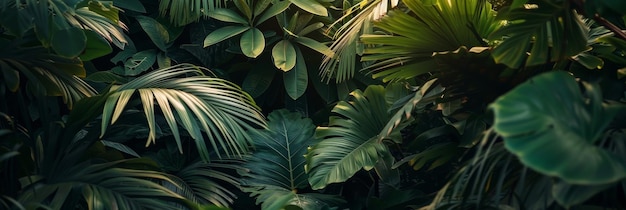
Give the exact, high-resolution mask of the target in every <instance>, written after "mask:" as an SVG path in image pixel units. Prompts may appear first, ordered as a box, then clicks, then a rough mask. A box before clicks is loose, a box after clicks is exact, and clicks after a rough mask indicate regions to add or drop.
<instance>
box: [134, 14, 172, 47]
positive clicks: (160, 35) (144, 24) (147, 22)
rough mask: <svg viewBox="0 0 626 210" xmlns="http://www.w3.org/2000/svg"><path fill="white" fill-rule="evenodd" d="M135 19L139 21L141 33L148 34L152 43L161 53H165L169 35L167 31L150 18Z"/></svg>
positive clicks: (139, 17) (137, 17)
mask: <svg viewBox="0 0 626 210" xmlns="http://www.w3.org/2000/svg"><path fill="white" fill-rule="evenodd" d="M135 18H136V19H137V21H139V25H141V28H142V29H143V31H145V32H146V34H148V37H150V39H151V40H152V43H154V44H155V45H156V46H157V47H158V48H159V49H161V51H164V52H165V51H167V47H168V46H167V43H168V42H170V34H169V32H168V31H167V28H165V26H163V25H162V24H161V23H159V22H158V21H156V20H155V19H152V18H150V17H146V16H141V15H139V16H136V17H135Z"/></svg>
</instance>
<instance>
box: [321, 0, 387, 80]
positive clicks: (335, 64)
mask: <svg viewBox="0 0 626 210" xmlns="http://www.w3.org/2000/svg"><path fill="white" fill-rule="evenodd" d="M389 4H390V5H389ZM397 4H398V1H397V0H391V2H389V1H388V0H374V1H371V2H370V1H367V0H363V1H361V3H360V4H356V5H351V4H350V3H349V2H348V1H344V5H343V7H344V14H343V16H342V17H340V18H339V19H338V20H337V21H335V22H334V23H333V24H332V25H330V26H329V28H328V31H327V33H328V34H332V38H333V39H334V40H335V41H333V44H332V45H331V46H330V49H331V50H332V51H333V52H334V55H333V56H329V55H324V59H323V60H322V64H321V65H320V69H321V71H320V75H321V76H322V79H325V80H326V82H329V81H330V79H331V78H335V83H341V82H344V81H345V80H347V79H350V78H352V77H353V76H354V72H355V71H356V65H355V64H356V57H357V55H358V54H360V52H359V51H358V50H357V45H358V41H359V36H360V35H361V34H367V33H370V32H371V29H370V28H369V27H371V26H370V23H371V22H372V21H373V20H377V19H379V18H380V17H381V16H382V15H384V14H385V13H386V12H387V10H388V8H393V7H395V6H397ZM335 25H341V26H340V27H339V28H338V29H336V30H334V31H333V29H334V27H335Z"/></svg>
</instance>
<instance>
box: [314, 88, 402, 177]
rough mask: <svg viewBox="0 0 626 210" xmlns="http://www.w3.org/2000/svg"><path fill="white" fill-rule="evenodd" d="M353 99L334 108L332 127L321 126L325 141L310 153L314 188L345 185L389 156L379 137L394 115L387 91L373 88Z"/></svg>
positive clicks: (318, 135) (354, 94) (320, 135)
mask: <svg viewBox="0 0 626 210" xmlns="http://www.w3.org/2000/svg"><path fill="white" fill-rule="evenodd" d="M351 95H352V99H350V100H349V101H341V102H339V103H338V104H337V105H336V106H335V108H333V110H332V112H333V115H332V116H331V117H330V122H329V125H328V127H318V128H317V130H316V132H315V135H316V138H318V139H321V141H320V142H319V143H318V144H316V145H315V146H314V147H313V148H312V149H311V150H310V151H309V153H308V154H307V166H306V167H307V170H308V173H309V183H311V186H312V187H313V189H320V188H324V187H325V186H326V185H328V184H330V183H337V182H343V181H345V180H347V179H348V178H350V177H352V176H353V175H354V174H355V173H356V172H357V171H359V170H361V169H365V170H370V169H372V168H373V167H374V166H375V165H376V163H377V162H378V161H379V160H380V159H381V158H382V157H383V156H385V154H386V153H388V152H389V151H388V149H387V147H386V146H385V145H384V144H382V143H380V142H379V141H378V134H379V132H380V131H381V130H383V128H384V127H385V125H386V124H387V122H388V121H389V120H390V119H391V114H390V113H389V112H387V109H388V105H387V103H386V102H385V89H384V87H382V86H380V85H372V86H369V87H368V88H367V89H365V91H364V92H361V90H355V91H353V92H352V93H351Z"/></svg>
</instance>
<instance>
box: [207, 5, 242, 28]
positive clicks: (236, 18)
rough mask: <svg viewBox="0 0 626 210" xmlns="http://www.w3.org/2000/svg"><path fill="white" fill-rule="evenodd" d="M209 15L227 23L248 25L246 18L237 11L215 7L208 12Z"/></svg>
mask: <svg viewBox="0 0 626 210" xmlns="http://www.w3.org/2000/svg"><path fill="white" fill-rule="evenodd" d="M209 17H212V18H215V19H217V20H221V21H224V22H229V23H241V24H244V25H248V20H246V19H245V18H244V17H241V16H240V15H239V14H237V12H235V11H232V10H230V9H225V8H217V9H215V10H213V11H212V12H210V13H209Z"/></svg>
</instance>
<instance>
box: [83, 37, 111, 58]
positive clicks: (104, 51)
mask: <svg viewBox="0 0 626 210" xmlns="http://www.w3.org/2000/svg"><path fill="white" fill-rule="evenodd" d="M85 35H86V37H87V45H86V46H85V51H84V52H83V53H82V54H81V55H80V59H81V60H82V61H89V60H92V59H94V58H99V57H102V56H104V55H108V54H109V53H111V52H113V48H111V45H110V44H109V42H107V41H106V40H104V39H103V38H102V37H100V36H99V35H98V34H97V33H95V32H93V31H85Z"/></svg>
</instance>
